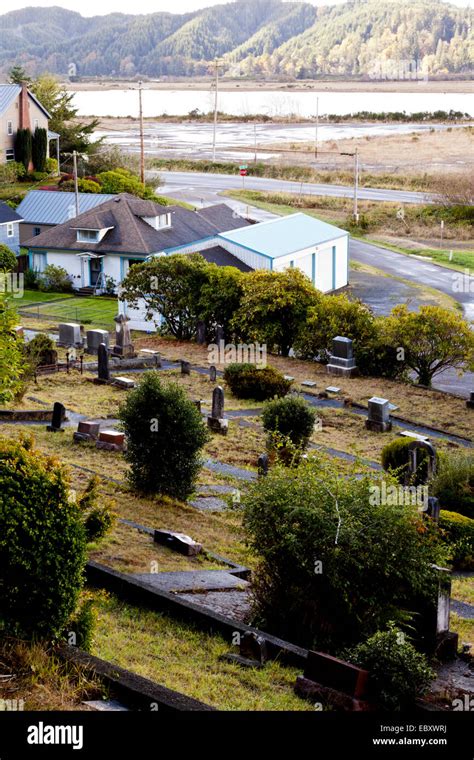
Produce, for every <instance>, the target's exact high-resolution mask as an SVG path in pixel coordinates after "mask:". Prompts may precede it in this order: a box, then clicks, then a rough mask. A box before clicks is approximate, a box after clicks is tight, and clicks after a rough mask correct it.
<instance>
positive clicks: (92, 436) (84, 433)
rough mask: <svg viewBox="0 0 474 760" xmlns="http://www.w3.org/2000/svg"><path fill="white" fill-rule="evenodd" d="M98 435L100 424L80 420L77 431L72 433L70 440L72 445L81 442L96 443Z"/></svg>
mask: <svg viewBox="0 0 474 760" xmlns="http://www.w3.org/2000/svg"><path fill="white" fill-rule="evenodd" d="M99 433H100V422H93V421H92V420H82V421H81V422H79V424H78V426H77V431H76V432H75V433H74V435H73V437H72V439H73V441H74V443H81V442H82V441H96V440H97V439H98V437H99Z"/></svg>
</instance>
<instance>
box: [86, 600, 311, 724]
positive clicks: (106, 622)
mask: <svg viewBox="0 0 474 760" xmlns="http://www.w3.org/2000/svg"><path fill="white" fill-rule="evenodd" d="M97 609H98V612H99V620H98V626H97V630H96V635H95V644H94V649H93V653H94V654H96V655H97V656H99V657H102V658H104V659H106V660H109V661H111V662H114V663H116V664H117V665H121V666H122V667H125V668H129V669H130V670H133V671H134V672H135V673H138V674H139V675H141V676H145V677H146V678H151V679H152V680H154V681H156V682H157V683H160V684H163V685H164V686H167V687H168V688H171V689H176V690H177V691H180V692H182V693H184V694H186V695H187V696H190V697H194V698H195V699H199V700H201V701H202V702H205V703H206V704H210V705H213V706H214V707H217V708H218V709H219V710H311V709H313V708H312V706H311V704H310V703H309V702H305V701H303V700H302V699H300V698H299V697H297V696H296V695H295V694H294V692H293V685H294V683H295V679H296V676H297V675H298V674H299V673H300V672H301V671H299V670H297V669H296V668H288V667H284V666H283V665H281V664H279V663H278V662H269V663H267V665H266V666H265V667H264V668H262V669H260V670H254V669H248V668H241V667H240V666H239V665H235V664H233V663H229V662H224V661H221V660H219V657H220V655H222V654H225V653H226V652H228V651H230V650H231V649H232V647H231V645H230V644H229V643H228V642H226V641H225V639H223V638H222V637H221V636H219V635H216V634H213V635H209V634H207V633H203V632H201V631H199V630H198V629H196V628H194V627H193V626H190V625H185V624H184V623H180V622H177V621H176V620H173V619H171V618H169V617H166V616H165V615H162V614H160V613H158V612H152V611H148V610H144V609H140V608H138V607H135V606H133V607H132V606H130V605H128V604H125V603H123V602H121V601H119V600H118V599H117V598H115V597H113V596H109V597H108V598H107V599H105V600H104V599H103V597H101V598H99V600H98V604H97ZM235 651H237V650H235Z"/></svg>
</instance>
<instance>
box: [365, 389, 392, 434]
mask: <svg viewBox="0 0 474 760" xmlns="http://www.w3.org/2000/svg"><path fill="white" fill-rule="evenodd" d="M368 408H369V411H368V417H367V419H366V421H365V427H366V428H367V430H372V431H374V432H376V433H386V432H388V431H389V430H391V429H392V423H391V422H390V407H389V402H388V401H387V399H386V398H378V397H377V396H372V398H370V399H369V402H368Z"/></svg>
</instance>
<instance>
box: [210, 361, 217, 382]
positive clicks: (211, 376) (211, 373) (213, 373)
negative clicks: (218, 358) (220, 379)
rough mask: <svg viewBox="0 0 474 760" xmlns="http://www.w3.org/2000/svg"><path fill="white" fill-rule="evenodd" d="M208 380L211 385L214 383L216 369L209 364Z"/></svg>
mask: <svg viewBox="0 0 474 760" xmlns="http://www.w3.org/2000/svg"><path fill="white" fill-rule="evenodd" d="M209 380H210V381H211V383H215V382H216V380H217V369H216V367H215V366H214V364H211V366H210V367H209Z"/></svg>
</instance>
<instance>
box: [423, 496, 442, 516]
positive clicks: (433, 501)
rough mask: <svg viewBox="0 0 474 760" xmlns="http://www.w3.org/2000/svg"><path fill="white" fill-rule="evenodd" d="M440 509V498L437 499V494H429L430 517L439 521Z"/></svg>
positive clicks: (428, 512)
mask: <svg viewBox="0 0 474 760" xmlns="http://www.w3.org/2000/svg"><path fill="white" fill-rule="evenodd" d="M440 509H441V504H440V503H439V499H437V498H436V496H428V509H427V510H426V514H427V515H428V517H431V519H432V520H434V521H435V522H438V521H439V512H440Z"/></svg>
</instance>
